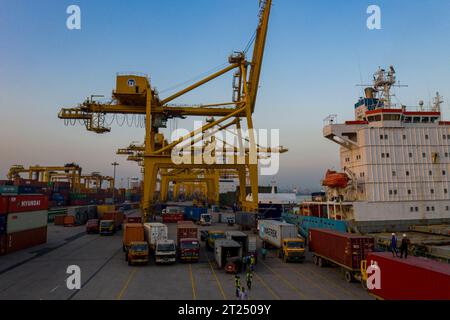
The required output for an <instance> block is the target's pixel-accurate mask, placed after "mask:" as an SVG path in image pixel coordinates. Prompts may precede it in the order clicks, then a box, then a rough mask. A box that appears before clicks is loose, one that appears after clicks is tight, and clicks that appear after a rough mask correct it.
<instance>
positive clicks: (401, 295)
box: [367, 252, 450, 300]
mask: <svg viewBox="0 0 450 320" xmlns="http://www.w3.org/2000/svg"><path fill="white" fill-rule="evenodd" d="M372 262H376V264H377V265H378V267H379V270H380V286H381V288H380V289H373V290H369V292H370V293H371V294H373V295H375V296H376V297H378V298H381V299H385V300H450V264H448V263H443V262H438V261H434V260H430V259H426V258H422V257H408V259H400V258H394V257H393V256H392V253H390V252H373V253H370V254H369V256H368V257H367V265H368V266H369V265H371V264H372Z"/></svg>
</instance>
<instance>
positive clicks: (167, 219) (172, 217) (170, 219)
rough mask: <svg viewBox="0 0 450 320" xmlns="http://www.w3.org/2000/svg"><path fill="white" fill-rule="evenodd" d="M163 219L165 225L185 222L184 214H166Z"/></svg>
mask: <svg viewBox="0 0 450 320" xmlns="http://www.w3.org/2000/svg"><path fill="white" fill-rule="evenodd" d="M161 217H162V221H163V223H177V222H179V221H183V220H184V214H183V213H165V214H163V215H161Z"/></svg>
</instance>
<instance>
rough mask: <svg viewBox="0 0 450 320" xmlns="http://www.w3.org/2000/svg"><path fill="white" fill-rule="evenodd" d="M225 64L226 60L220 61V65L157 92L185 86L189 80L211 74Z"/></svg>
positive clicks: (226, 63) (192, 80)
mask: <svg viewBox="0 0 450 320" xmlns="http://www.w3.org/2000/svg"><path fill="white" fill-rule="evenodd" d="M226 65H228V62H225V63H222V64H221V65H219V66H217V67H214V68H212V69H210V70H208V71H205V72H203V73H201V74H199V75H197V76H195V77H193V78H191V79H189V80H186V81H184V82H182V83H179V84H176V85H174V86H172V87H169V88H166V89H164V90H160V91H159V93H165V92H168V91H172V90H175V89H178V88H179V87H182V86H185V85H187V84H189V83H191V82H194V81H195V80H198V79H201V78H204V77H205V76H207V75H209V74H212V73H214V72H216V71H218V70H220V69H222V68H223V67H225V66H226Z"/></svg>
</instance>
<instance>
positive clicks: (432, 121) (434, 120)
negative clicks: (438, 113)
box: [430, 117, 439, 123]
mask: <svg viewBox="0 0 450 320" xmlns="http://www.w3.org/2000/svg"><path fill="white" fill-rule="evenodd" d="M438 120H439V118H436V117H433V118H430V122H431V123H436V122H437V121H438Z"/></svg>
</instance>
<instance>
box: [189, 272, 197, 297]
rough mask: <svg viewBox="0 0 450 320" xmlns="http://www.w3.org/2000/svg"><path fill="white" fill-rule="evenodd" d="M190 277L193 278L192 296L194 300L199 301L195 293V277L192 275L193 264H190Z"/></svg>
mask: <svg viewBox="0 0 450 320" xmlns="http://www.w3.org/2000/svg"><path fill="white" fill-rule="evenodd" d="M189 276H190V278H191V286H192V296H193V297H194V300H197V294H196V293H195V280H194V275H193V273H192V266H191V264H189Z"/></svg>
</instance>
